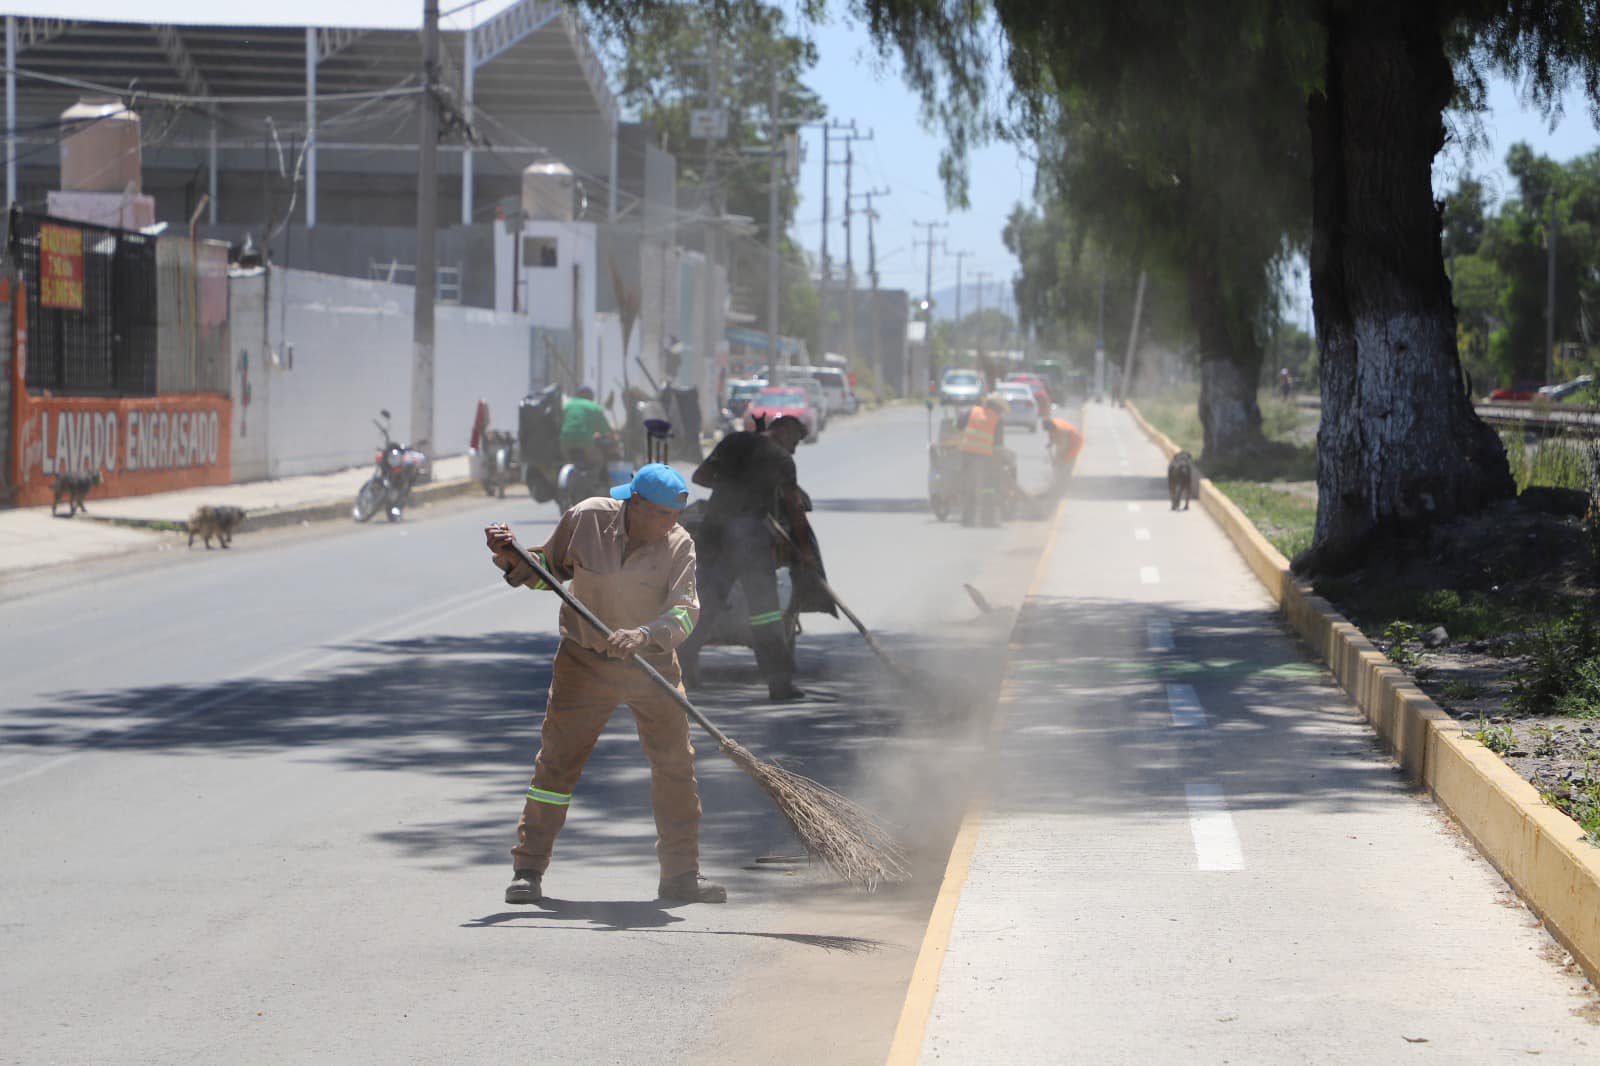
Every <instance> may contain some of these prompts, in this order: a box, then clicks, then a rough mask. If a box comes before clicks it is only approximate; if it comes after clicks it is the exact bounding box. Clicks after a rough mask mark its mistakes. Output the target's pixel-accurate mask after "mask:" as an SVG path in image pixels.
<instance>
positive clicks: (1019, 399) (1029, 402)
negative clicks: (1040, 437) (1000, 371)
mask: <svg viewBox="0 0 1600 1066" xmlns="http://www.w3.org/2000/svg"><path fill="white" fill-rule="evenodd" d="M995 391H996V392H998V393H999V394H1000V395H1001V396H1003V397H1005V400H1006V413H1005V414H1004V415H1003V416H1002V417H1001V419H1000V421H1001V423H1003V424H1004V425H1007V426H1026V427H1028V430H1029V431H1030V432H1038V429H1039V404H1038V402H1037V401H1035V400H1034V398H1033V387H1032V386H1031V385H1028V384H1027V383H1025V382H1021V381H1002V382H1001V383H1000V384H998V385H996V386H995Z"/></svg>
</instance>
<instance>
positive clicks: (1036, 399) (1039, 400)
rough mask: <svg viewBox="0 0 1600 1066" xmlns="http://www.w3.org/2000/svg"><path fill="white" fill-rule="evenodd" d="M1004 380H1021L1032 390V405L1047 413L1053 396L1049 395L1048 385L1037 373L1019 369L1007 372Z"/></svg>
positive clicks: (1053, 400) (1053, 399)
mask: <svg viewBox="0 0 1600 1066" xmlns="http://www.w3.org/2000/svg"><path fill="white" fill-rule="evenodd" d="M1006 381H1015V382H1021V383H1022V384H1024V385H1026V386H1028V388H1030V389H1032V390H1033V403H1034V406H1035V407H1037V408H1038V409H1039V410H1040V412H1042V413H1045V414H1048V413H1049V411H1050V405H1051V404H1052V403H1054V402H1055V398H1054V397H1052V396H1051V395H1050V387H1049V386H1048V385H1046V384H1045V383H1044V378H1042V377H1040V376H1039V375H1038V374H1030V373H1028V372H1027V371H1023V370H1019V371H1016V372H1015V373H1011V374H1007V375H1006Z"/></svg>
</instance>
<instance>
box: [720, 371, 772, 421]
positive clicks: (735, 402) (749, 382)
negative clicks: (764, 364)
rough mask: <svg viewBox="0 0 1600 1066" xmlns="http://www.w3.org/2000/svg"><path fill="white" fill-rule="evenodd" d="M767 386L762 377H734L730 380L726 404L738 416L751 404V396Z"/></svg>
mask: <svg viewBox="0 0 1600 1066" xmlns="http://www.w3.org/2000/svg"><path fill="white" fill-rule="evenodd" d="M766 387H767V383H766V381H765V380H764V379H762V378H733V379H731V380H730V381H729V382H728V402H727V403H726V404H725V405H724V406H725V407H727V409H728V411H729V413H730V414H732V415H733V416H734V417H735V418H738V417H740V416H742V415H743V414H744V409H745V408H746V407H749V406H750V398H751V397H752V396H754V395H755V394H756V393H758V392H760V391H761V390H762V389H764V388H766Z"/></svg>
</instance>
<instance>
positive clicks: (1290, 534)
mask: <svg viewBox="0 0 1600 1066" xmlns="http://www.w3.org/2000/svg"><path fill="white" fill-rule="evenodd" d="M1216 485H1217V488H1218V490H1220V491H1221V492H1222V493H1223V494H1224V495H1226V496H1227V497H1228V498H1229V499H1230V500H1232V501H1233V502H1234V503H1236V504H1238V506H1239V510H1241V511H1243V512H1244V514H1245V517H1246V518H1248V519H1250V521H1251V522H1252V523H1254V524H1255V527H1256V528H1257V529H1259V530H1260V531H1261V535H1262V536H1263V537H1266V538H1267V540H1268V541H1269V542H1271V544H1272V546H1273V547H1274V548H1277V549H1278V550H1279V551H1280V552H1282V553H1283V556H1284V558H1286V559H1293V558H1294V557H1295V556H1296V555H1298V554H1300V552H1302V551H1304V550H1305V549H1307V548H1309V547H1310V546H1311V533H1312V530H1313V528H1314V527H1315V526H1316V524H1317V503H1316V501H1315V500H1308V499H1306V498H1305V497H1303V496H1297V495H1296V494H1294V493H1292V492H1285V491H1284V490H1283V489H1275V488H1273V487H1272V486H1271V485H1270V484H1262V483H1260V482H1257V481H1218V482H1217V483H1216Z"/></svg>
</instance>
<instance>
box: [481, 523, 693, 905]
mask: <svg viewBox="0 0 1600 1066" xmlns="http://www.w3.org/2000/svg"><path fill="white" fill-rule="evenodd" d="M624 506H625V504H623V503H622V501H620V500H613V499H611V498H609V497H605V496H600V497H596V498H594V499H590V500H585V501H583V502H582V503H580V504H578V505H577V506H575V507H573V508H572V509H571V510H570V511H568V512H567V513H566V514H564V515H562V516H561V522H560V523H559V524H558V525H557V526H556V529H555V532H554V533H553V534H551V536H550V539H549V541H547V542H546V543H545V545H544V547H542V548H540V549H538V550H537V551H536V552H535V553H534V554H536V555H539V556H541V557H542V558H543V560H544V563H545V565H546V566H547V567H548V569H549V570H550V572H551V573H552V574H554V575H555V576H556V577H558V578H560V579H561V580H563V581H570V582H571V585H570V588H571V590H572V593H573V595H574V596H576V597H577V598H578V601H579V602H581V603H582V604H584V606H586V607H588V608H589V609H590V610H591V611H593V612H594V613H595V615H596V616H597V617H599V619H600V620H601V621H602V622H604V623H605V624H606V625H608V626H610V627H611V628H612V629H636V628H639V627H643V628H645V629H646V630H647V631H648V632H649V634H650V640H649V642H648V643H647V644H646V645H645V647H644V649H643V650H642V651H641V652H640V653H639V654H641V655H643V656H644V658H645V660H646V661H647V662H649V663H650V665H652V666H654V667H655V668H656V669H657V670H659V671H660V672H661V675H662V676H663V677H665V678H666V679H667V680H668V681H670V682H672V683H673V684H675V685H678V686H679V690H680V691H681V690H682V683H681V681H680V675H679V671H678V658H677V654H676V652H675V651H674V649H675V648H677V646H678V645H679V644H680V643H682V641H683V639H684V638H685V637H687V636H688V635H689V634H690V633H691V632H693V630H694V626H695V622H696V621H697V620H698V619H699V617H700V601H699V599H698V597H697V596H696V594H695V582H694V578H695V558H694V541H693V540H691V539H690V537H689V534H688V533H687V532H685V531H684V529H683V527H682V526H673V527H672V529H671V531H670V532H668V534H667V536H666V538H665V539H663V540H660V541H656V542H654V543H650V544H643V545H635V546H633V547H632V548H631V550H630V546H629V544H628V538H627V534H626V531H625V529H624V518H623V508H624ZM520 569H526V568H520ZM518 575H519V571H518V570H513V571H512V572H511V573H510V574H508V575H507V580H513V579H514V578H516V577H517V576H518ZM527 585H528V587H530V588H543V587H545V586H543V584H542V583H540V582H539V579H538V578H537V577H535V578H532V579H530V580H529V581H528V582H527ZM605 648H606V641H605V638H604V637H602V636H601V635H600V633H599V631H598V630H596V629H595V628H594V627H592V626H590V625H589V624H588V623H587V622H585V621H583V619H581V618H579V617H578V613H577V612H576V611H574V610H573V609H572V608H571V607H568V606H566V605H563V606H562V608H561V646H560V647H559V648H558V649H557V650H556V658H555V663H554V665H553V667H552V671H551V679H550V697H549V702H548V704H547V706H546V708H545V714H544V726H543V728H542V729H541V730H540V733H539V755H538V758H537V759H535V761H534V766H533V781H532V783H531V784H530V785H529V788H528V798H527V802H526V803H524V804H523V807H522V818H521V820H520V821H519V822H518V823H517V846H516V847H515V848H513V849H512V850H511V857H512V864H513V866H514V868H515V869H517V870H535V871H538V872H540V873H543V872H544V871H545V869H546V868H548V867H549V865H550V852H551V850H552V848H553V847H554V845H555V840H556V834H558V833H560V832H561V826H562V825H563V824H564V823H565V822H566V820H567V806H568V804H570V803H571V802H572V790H573V788H574V786H576V785H577V783H578V776H579V775H580V774H581V773H582V772H583V764H584V763H585V762H586V761H587V760H588V758H589V753H590V752H591V751H593V750H594V745H595V742H596V741H597V740H598V739H599V738H600V732H601V730H602V729H604V728H605V724H606V720H607V719H609V718H610V717H611V712H612V711H613V710H615V709H616V707H617V706H618V705H619V704H624V703H625V704H627V705H628V707H629V708H630V709H632V711H633V718H634V724H635V726H636V727H637V729H638V731H639V745H640V746H641V747H642V748H644V754H645V758H646V759H647V760H649V763H650V806H651V808H652V810H653V811H654V812H655V819H656V837H657V839H656V857H657V858H658V860H659V861H660V863H661V875H662V877H673V876H676V875H678V874H683V873H688V872H689V871H692V870H697V869H699V865H700V863H699V833H700V796H699V792H698V788H697V785H696V781H695V775H694V747H693V746H692V745H691V744H690V743H689V719H688V718H687V717H686V716H685V715H684V713H683V708H681V707H679V706H678V705H677V704H676V703H675V702H673V700H672V698H671V697H670V696H668V695H667V694H666V693H665V692H663V691H662V690H661V689H660V688H659V687H658V686H657V685H656V684H655V682H653V681H651V680H650V678H649V677H647V676H646V675H645V673H644V671H643V670H640V669H639V668H638V667H637V666H635V665H633V664H632V663H627V662H624V661H622V660H620V659H613V658H610V657H608V656H607V655H606V653H605Z"/></svg>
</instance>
